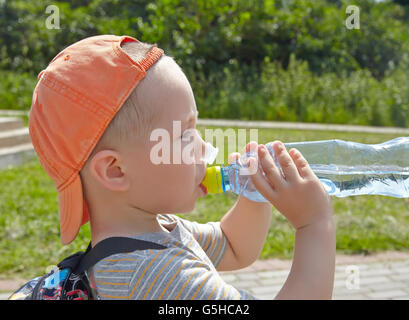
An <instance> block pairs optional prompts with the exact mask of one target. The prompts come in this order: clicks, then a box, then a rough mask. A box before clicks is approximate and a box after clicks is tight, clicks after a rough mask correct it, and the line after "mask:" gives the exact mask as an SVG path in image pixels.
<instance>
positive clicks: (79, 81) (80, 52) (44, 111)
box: [29, 35, 163, 244]
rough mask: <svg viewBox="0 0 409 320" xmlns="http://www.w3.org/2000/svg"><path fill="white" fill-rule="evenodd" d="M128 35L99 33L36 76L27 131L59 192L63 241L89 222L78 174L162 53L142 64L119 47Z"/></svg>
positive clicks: (62, 54) (72, 47) (158, 51)
mask: <svg viewBox="0 0 409 320" xmlns="http://www.w3.org/2000/svg"><path fill="white" fill-rule="evenodd" d="M133 41H135V42H138V40H136V39H135V38H132V37H129V36H115V35H100V36H94V37H89V38H86V39H83V40H81V41H78V42H76V43H74V44H72V45H70V46H69V47H67V48H65V49H64V50H63V51H61V52H60V53H59V54H58V55H57V56H56V57H55V58H54V59H53V60H52V61H51V62H50V64H49V65H48V66H47V68H46V69H45V70H43V71H41V72H40V74H39V75H38V83H37V85H36V87H35V89H34V93H33V102H32V106H31V110H30V114H29V132H30V136H31V140H32V143H33V146H34V149H35V151H36V153H37V155H38V158H39V160H40V163H41V165H42V167H43V169H44V170H45V171H46V172H47V174H48V175H49V176H50V178H51V179H52V180H53V181H54V182H55V185H56V188H57V191H58V200H59V212H60V232H61V242H62V243H63V244H68V243H70V242H72V241H73V240H74V239H75V237H76V236H77V234H78V231H79V229H80V227H81V226H82V225H83V224H85V223H86V222H88V221H89V217H88V209H87V205H86V202H85V199H84V198H83V192H82V184H81V178H80V174H79V171H80V170H81V168H82V166H83V165H84V163H85V161H86V160H87V158H88V156H89V154H90V153H91V151H92V150H93V148H94V147H95V145H96V144H97V142H98V141H99V139H100V138H101V136H102V134H103V133H104V131H105V129H106V127H107V126H108V124H109V123H110V121H111V120H112V119H113V117H114V116H115V114H116V113H117V112H118V110H119V108H120V107H121V106H122V104H123V103H124V102H125V100H126V99H127V97H128V96H129V95H130V93H131V92H132V90H133V89H134V88H135V87H136V86H137V84H138V83H139V81H141V80H142V79H143V78H144V77H145V75H146V71H147V70H148V69H149V68H150V67H151V66H152V65H153V64H154V63H155V62H156V61H157V60H158V59H159V58H160V57H161V56H162V55H163V50H162V49H159V48H157V47H156V46H154V47H152V49H151V50H150V51H149V52H148V54H147V55H146V56H145V58H143V59H142V60H140V61H134V60H133V59H132V58H131V57H130V56H128V55H127V54H126V53H125V52H124V51H123V50H122V48H121V44H122V43H124V42H133Z"/></svg>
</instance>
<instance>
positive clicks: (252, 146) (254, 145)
mask: <svg viewBox="0 0 409 320" xmlns="http://www.w3.org/2000/svg"><path fill="white" fill-rule="evenodd" d="M257 146H258V143H257V142H256V141H250V142H249V143H247V144H246V145H245V146H244V148H243V153H247V152H250V150H251V151H254V152H257Z"/></svg>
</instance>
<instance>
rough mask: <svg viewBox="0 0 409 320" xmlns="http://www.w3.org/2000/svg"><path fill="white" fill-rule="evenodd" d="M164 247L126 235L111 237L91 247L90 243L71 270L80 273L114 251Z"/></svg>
mask: <svg viewBox="0 0 409 320" xmlns="http://www.w3.org/2000/svg"><path fill="white" fill-rule="evenodd" d="M165 248H166V247H165V246H163V245H161V244H158V243H155V242H151V241H146V240H140V239H133V238H126V237H111V238H107V239H104V240H102V241H101V242H98V243H97V244H96V245H95V247H93V248H91V243H90V244H89V245H88V249H87V251H86V252H85V254H84V255H83V257H82V258H81V260H80V262H79V263H78V265H77V266H76V268H75V269H74V270H73V272H74V273H75V274H80V273H82V272H84V271H85V270H87V269H89V268H90V267H92V266H93V265H95V264H96V263H97V262H99V261H100V260H102V259H104V258H106V257H109V256H110V255H113V254H116V253H124V252H132V251H135V250H146V249H159V250H161V249H165Z"/></svg>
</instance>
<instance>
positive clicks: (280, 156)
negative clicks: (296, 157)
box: [273, 141, 299, 182]
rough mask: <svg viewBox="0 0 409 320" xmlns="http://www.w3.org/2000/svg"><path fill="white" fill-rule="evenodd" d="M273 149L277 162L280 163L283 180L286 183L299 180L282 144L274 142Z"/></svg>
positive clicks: (291, 160) (296, 171)
mask: <svg viewBox="0 0 409 320" xmlns="http://www.w3.org/2000/svg"><path fill="white" fill-rule="evenodd" d="M273 149H274V152H275V155H276V157H277V160H278V162H279V163H280V166H281V169H282V170H283V173H284V175H285V179H286V180H287V181H288V182H291V181H296V180H297V179H299V174H298V170H297V167H296V166H295V163H294V161H293V159H292V158H291V157H290V155H289V154H288V152H287V149H286V148H285V146H284V144H283V143H282V142H281V141H278V142H274V143H273Z"/></svg>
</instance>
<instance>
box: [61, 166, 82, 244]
mask: <svg viewBox="0 0 409 320" xmlns="http://www.w3.org/2000/svg"><path fill="white" fill-rule="evenodd" d="M58 200H59V206H60V232H61V242H62V243H63V244H69V243H70V242H72V241H73V240H74V239H75V237H76V236H77V234H78V231H79V229H80V227H81V225H82V224H84V223H85V222H86V220H87V219H85V217H86V218H87V217H88V214H86V213H84V210H85V205H84V199H83V193H82V184H81V178H80V175H79V174H78V173H77V174H76V177H75V178H74V181H73V182H72V183H71V184H70V185H69V186H68V187H66V188H65V189H64V190H62V191H60V192H58Z"/></svg>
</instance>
